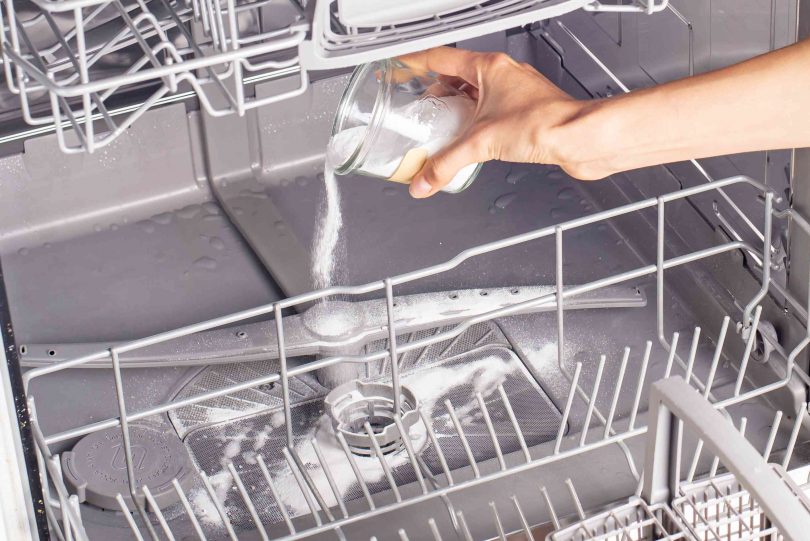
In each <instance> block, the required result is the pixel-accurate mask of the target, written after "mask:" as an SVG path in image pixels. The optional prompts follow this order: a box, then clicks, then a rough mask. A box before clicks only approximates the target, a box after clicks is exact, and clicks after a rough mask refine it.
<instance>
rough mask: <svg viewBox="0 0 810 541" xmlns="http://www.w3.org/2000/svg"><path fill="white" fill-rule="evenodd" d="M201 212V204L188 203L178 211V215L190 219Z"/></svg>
mask: <svg viewBox="0 0 810 541" xmlns="http://www.w3.org/2000/svg"><path fill="white" fill-rule="evenodd" d="M199 212H200V205H188V206H186V207H183V208H181V209H180V210H178V211H177V215H178V216H180V217H181V218H185V219H186V220H189V219H191V218H194V217H195V216H196V215H197V214H199Z"/></svg>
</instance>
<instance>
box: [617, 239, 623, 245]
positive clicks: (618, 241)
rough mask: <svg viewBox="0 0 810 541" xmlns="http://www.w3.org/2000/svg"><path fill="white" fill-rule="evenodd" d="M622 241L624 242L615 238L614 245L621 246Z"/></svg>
mask: <svg viewBox="0 0 810 541" xmlns="http://www.w3.org/2000/svg"><path fill="white" fill-rule="evenodd" d="M622 242H624V241H622V239H616V246H621V245H622Z"/></svg>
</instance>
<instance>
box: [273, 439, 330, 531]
mask: <svg viewBox="0 0 810 541" xmlns="http://www.w3.org/2000/svg"><path fill="white" fill-rule="evenodd" d="M281 452H282V454H283V455H284V459H285V460H286V461H287V465H288V466H289V467H290V471H292V474H293V477H294V478H295V482H296V483H297V484H298V489H299V490H300V491H301V494H303V495H304V500H306V502H307V507H309V510H310V511H311V513H312V516H313V517H314V518H315V524H317V525H318V526H322V525H323V521H322V520H321V515H320V513H319V512H318V506H317V504H316V503H315V500H313V499H312V494H311V493H310V491H309V486H308V485H307V482H306V481H305V480H304V477H303V476H302V475H301V471H300V470H299V469H298V463H297V462H296V461H295V458H293V456H292V455H291V454H290V449H289V448H288V447H284V448H283V449H282V450H281Z"/></svg>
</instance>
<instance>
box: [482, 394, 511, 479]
mask: <svg viewBox="0 0 810 541" xmlns="http://www.w3.org/2000/svg"><path fill="white" fill-rule="evenodd" d="M475 399H476V400H477V401H478V408H479V409H480V410H481V414H482V415H483V416H484V424H485V425H486V426H487V431H488V432H489V437H490V439H492V446H493V447H494V448H495V456H496V457H497V458H498V464H500V466H501V471H506V461H505V460H504V458H503V452H502V451H501V444H500V443H498V435H497V434H495V427H494V426H493V425H492V419H491V418H490V416H489V409H487V404H486V402H484V396H483V395H482V394H481V393H480V392H477V393H475Z"/></svg>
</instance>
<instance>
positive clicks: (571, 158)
mask: <svg viewBox="0 0 810 541" xmlns="http://www.w3.org/2000/svg"><path fill="white" fill-rule="evenodd" d="M614 101H615V100H614V99H599V100H577V101H575V102H574V103H575V107H573V109H572V111H571V112H570V113H569V115H568V116H567V118H566V119H565V120H564V121H563V122H562V123H560V124H559V125H558V126H557V128H556V130H555V132H556V133H555V134H554V136H553V137H552V140H553V148H552V150H551V155H552V157H553V160H554V163H555V164H556V165H559V166H560V167H562V168H563V169H564V170H565V171H566V172H568V173H569V174H570V175H572V176H574V177H576V178H578V179H581V180H597V179H601V178H604V177H606V176H608V175H610V174H613V173H615V172H617V171H620V170H621V166H620V164H619V163H618V160H619V159H620V156H621V153H620V152H619V148H618V144H619V141H620V140H621V136H620V134H621V124H620V123H621V117H620V116H619V115H616V114H615V113H614V110H615V107H614V106H613V105H614Z"/></svg>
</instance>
